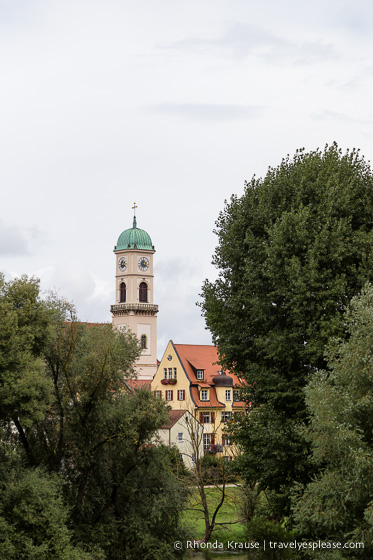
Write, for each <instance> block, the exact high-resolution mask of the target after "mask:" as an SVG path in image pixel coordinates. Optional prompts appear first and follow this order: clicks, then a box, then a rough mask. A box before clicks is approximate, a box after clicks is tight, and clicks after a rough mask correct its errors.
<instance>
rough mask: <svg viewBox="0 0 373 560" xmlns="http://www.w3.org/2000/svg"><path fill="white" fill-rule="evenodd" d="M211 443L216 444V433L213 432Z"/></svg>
mask: <svg viewBox="0 0 373 560" xmlns="http://www.w3.org/2000/svg"><path fill="white" fill-rule="evenodd" d="M211 445H215V434H211Z"/></svg>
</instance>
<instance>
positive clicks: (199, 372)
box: [197, 369, 204, 381]
mask: <svg viewBox="0 0 373 560" xmlns="http://www.w3.org/2000/svg"><path fill="white" fill-rule="evenodd" d="M203 378H204V370H203V369H197V379H198V380H199V381H203Z"/></svg>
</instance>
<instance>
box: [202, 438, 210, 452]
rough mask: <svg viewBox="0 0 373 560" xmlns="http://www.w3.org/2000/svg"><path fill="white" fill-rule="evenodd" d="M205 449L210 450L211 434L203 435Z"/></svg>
mask: <svg viewBox="0 0 373 560" xmlns="http://www.w3.org/2000/svg"><path fill="white" fill-rule="evenodd" d="M203 449H205V450H207V449H210V434H203Z"/></svg>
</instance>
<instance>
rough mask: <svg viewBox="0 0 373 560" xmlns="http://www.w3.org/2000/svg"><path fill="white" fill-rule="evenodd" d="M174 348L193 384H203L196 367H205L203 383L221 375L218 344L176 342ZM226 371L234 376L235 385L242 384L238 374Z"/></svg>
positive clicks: (210, 381)
mask: <svg viewBox="0 0 373 560" xmlns="http://www.w3.org/2000/svg"><path fill="white" fill-rule="evenodd" d="M174 348H175V350H176V352H177V353H178V355H179V358H180V360H181V362H182V364H183V366H184V369H185V371H186V374H187V376H188V377H189V379H190V381H191V383H193V384H195V383H196V384H198V385H200V386H201V381H199V380H198V379H197V377H196V374H195V372H194V369H195V370H197V369H203V370H204V372H205V374H204V379H203V381H202V383H209V384H212V383H213V382H212V379H213V378H214V377H215V376H217V375H219V371H221V370H222V366H221V365H219V364H218V363H217V362H218V360H219V356H218V349H217V348H216V346H212V345H207V344H206V345H205V344H174ZM193 368H194V369H193ZM224 373H225V374H226V375H228V376H229V377H231V378H232V380H233V387H235V386H236V385H242V383H241V382H240V380H239V378H238V377H237V375H235V374H232V373H230V372H228V371H225V372H224Z"/></svg>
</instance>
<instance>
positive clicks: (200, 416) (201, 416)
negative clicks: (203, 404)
mask: <svg viewBox="0 0 373 560" xmlns="http://www.w3.org/2000/svg"><path fill="white" fill-rule="evenodd" d="M199 421H200V423H201V424H203V412H200V413H199Z"/></svg>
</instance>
